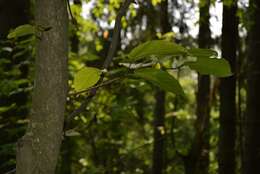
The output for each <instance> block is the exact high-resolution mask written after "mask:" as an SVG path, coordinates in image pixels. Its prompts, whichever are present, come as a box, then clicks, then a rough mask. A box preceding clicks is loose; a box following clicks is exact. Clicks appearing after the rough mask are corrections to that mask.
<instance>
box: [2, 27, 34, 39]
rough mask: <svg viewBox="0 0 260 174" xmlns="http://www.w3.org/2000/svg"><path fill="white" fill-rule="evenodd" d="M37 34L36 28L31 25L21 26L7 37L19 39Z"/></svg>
mask: <svg viewBox="0 0 260 174" xmlns="http://www.w3.org/2000/svg"><path fill="white" fill-rule="evenodd" d="M34 33H35V28H34V26H32V25H30V24H25V25H20V26H19V27H17V28H15V29H14V30H13V31H12V32H10V33H9V34H8V36H7V38H8V39H13V38H18V37H22V36H26V35H33V34H34Z"/></svg>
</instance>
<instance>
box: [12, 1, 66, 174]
mask: <svg viewBox="0 0 260 174" xmlns="http://www.w3.org/2000/svg"><path fill="white" fill-rule="evenodd" d="M35 7H36V21H35V23H36V27H37V28H45V27H46V28H48V27H50V29H49V30H47V31H42V30H41V31H39V32H38V37H39V38H38V42H37V47H36V63H35V64H36V68H35V69H36V72H35V83H34V92H33V98H32V109H31V117H30V122H29V125H28V129H27V132H26V134H25V136H24V137H23V138H22V139H20V140H19V142H18V145H17V165H16V167H17V174H54V173H55V168H56V164H57V159H58V155H59V150H60V145H61V140H62V136H63V133H62V129H63V121H64V112H65V103H66V95H67V50H68V48H67V43H68V40H67V38H68V36H67V32H68V28H67V24H68V19H67V8H66V2H65V1H64V0H52V1H49V0H36V4H35Z"/></svg>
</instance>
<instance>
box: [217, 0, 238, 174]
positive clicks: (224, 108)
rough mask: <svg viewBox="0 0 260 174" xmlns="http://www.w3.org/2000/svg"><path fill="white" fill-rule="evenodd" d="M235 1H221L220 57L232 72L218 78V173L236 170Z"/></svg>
mask: <svg viewBox="0 0 260 174" xmlns="http://www.w3.org/2000/svg"><path fill="white" fill-rule="evenodd" d="M236 13H237V1H233V3H232V4H231V5H225V3H223V27H222V43H221V47H222V57H223V58H226V59H227V60H228V61H229V63H230V66H231V69H232V71H233V73H234V75H233V76H231V77H227V78H221V79H220V80H221V81H220V118H219V120H220V128H219V174H227V173H228V174H234V173H235V170H236V155H235V153H236V152H235V142H236V75H235V74H236V72H235V71H236V59H237V56H236V52H237V46H238V45H237V42H238V21H237V16H236Z"/></svg>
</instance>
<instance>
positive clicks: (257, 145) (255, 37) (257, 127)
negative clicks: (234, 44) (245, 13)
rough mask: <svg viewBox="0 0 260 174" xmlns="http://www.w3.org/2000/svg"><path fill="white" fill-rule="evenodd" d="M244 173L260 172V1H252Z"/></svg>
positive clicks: (256, 173) (253, 173) (254, 173)
mask: <svg viewBox="0 0 260 174" xmlns="http://www.w3.org/2000/svg"><path fill="white" fill-rule="evenodd" d="M249 13H250V22H252V23H250V24H251V26H250V29H249V40H250V43H249V50H248V51H249V55H248V69H247V73H248V77H247V85H248V89H247V114H246V117H245V127H246V130H245V155H244V156H245V160H244V161H245V163H244V174H259V173H260V166H259V164H260V153H259V152H260V138H259V132H260V115H259V114H260V111H259V109H260V100H259V98H260V90H259V89H260V73H259V70H260V55H259V50H260V33H259V31H260V21H259V19H260V1H258V0H251V1H250V12H249Z"/></svg>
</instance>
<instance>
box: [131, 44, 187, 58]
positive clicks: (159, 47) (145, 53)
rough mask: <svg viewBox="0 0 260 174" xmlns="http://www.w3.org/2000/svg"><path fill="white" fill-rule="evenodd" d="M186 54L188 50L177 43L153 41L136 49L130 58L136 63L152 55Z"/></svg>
mask: <svg viewBox="0 0 260 174" xmlns="http://www.w3.org/2000/svg"><path fill="white" fill-rule="evenodd" d="M186 53H187V52H186V49H185V48H184V47H182V46H180V45H178V44H176V43H173V42H170V41H166V40H153V41H148V42H145V43H143V44H141V45H139V46H137V47H135V48H134V49H133V50H132V51H131V52H130V53H129V54H128V57H129V59H130V60H131V61H136V60H139V59H142V58H145V57H149V56H151V55H155V56H180V55H184V54H186Z"/></svg>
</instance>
